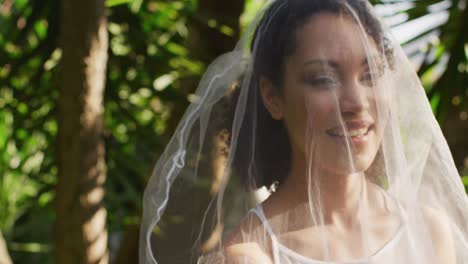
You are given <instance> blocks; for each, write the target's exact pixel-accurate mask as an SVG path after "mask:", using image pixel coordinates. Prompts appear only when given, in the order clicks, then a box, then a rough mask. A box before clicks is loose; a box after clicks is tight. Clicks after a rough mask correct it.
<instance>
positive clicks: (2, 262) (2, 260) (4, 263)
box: [0, 232, 13, 264]
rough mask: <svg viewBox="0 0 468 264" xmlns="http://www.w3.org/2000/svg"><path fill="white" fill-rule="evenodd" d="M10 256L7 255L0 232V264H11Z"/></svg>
mask: <svg viewBox="0 0 468 264" xmlns="http://www.w3.org/2000/svg"><path fill="white" fill-rule="evenodd" d="M12 263H13V262H11V258H10V254H8V248H7V245H6V243H5V239H4V238H3V235H2V233H1V232H0V264H12Z"/></svg>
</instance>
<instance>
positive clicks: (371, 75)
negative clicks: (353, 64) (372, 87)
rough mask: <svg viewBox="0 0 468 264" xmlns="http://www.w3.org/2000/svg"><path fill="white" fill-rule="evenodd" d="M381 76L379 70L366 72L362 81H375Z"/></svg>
mask: <svg viewBox="0 0 468 264" xmlns="http://www.w3.org/2000/svg"><path fill="white" fill-rule="evenodd" d="M379 78H380V74H379V73H378V72H366V73H364V74H363V75H362V77H361V81H362V82H374V81H377V80H378V79H379Z"/></svg>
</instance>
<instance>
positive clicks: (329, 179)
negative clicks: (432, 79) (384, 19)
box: [140, 0, 468, 264]
mask: <svg viewBox="0 0 468 264" xmlns="http://www.w3.org/2000/svg"><path fill="white" fill-rule="evenodd" d="M259 19H260V21H255V22H254V26H253V28H254V29H252V30H251V31H248V32H247V34H246V37H245V39H244V40H243V41H241V42H240V44H239V45H238V47H237V48H236V50H235V51H234V52H232V53H230V54H227V55H225V56H224V57H221V58H220V59H218V60H217V61H216V62H215V63H214V64H212V65H211V66H210V68H209V69H208V72H207V73H206V74H205V76H204V78H203V80H202V81H201V84H200V86H199V90H198V91H197V95H198V96H199V100H197V102H195V103H194V104H192V105H191V107H190V108H189V109H188V110H187V114H186V115H185V116H184V118H183V119H182V121H181V124H180V126H179V128H178V130H177V132H176V134H175V135H174V138H173V140H172V141H171V143H170V144H169V146H168V148H167V150H166V152H165V154H164V155H163V156H162V158H161V160H160V161H159V162H158V165H157V166H156V168H155V173H154V175H153V177H152V181H151V182H150V183H149V186H148V189H147V191H146V193H145V214H144V219H143V220H144V222H143V232H142V247H141V255H140V256H141V258H142V263H155V260H154V258H153V249H151V247H150V246H149V244H148V242H149V238H150V232H148V230H152V229H153V228H154V225H155V224H156V221H158V220H159V218H160V216H161V213H162V211H163V210H164V208H165V206H166V204H167V202H168V198H169V193H170V190H171V189H170V188H171V185H172V183H173V182H174V180H175V179H176V177H177V176H178V175H182V176H179V177H178V180H181V178H182V180H181V181H183V179H184V178H185V179H188V178H190V179H191V180H190V181H191V182H192V183H196V182H202V181H203V177H199V178H193V177H191V176H190V175H197V174H198V171H199V169H200V166H206V165H207V164H210V163H211V164H217V165H218V167H217V168H218V171H217V172H218V173H216V171H215V172H213V173H212V175H214V179H213V181H212V183H211V187H212V190H214V191H213V193H214V194H215V195H214V196H213V201H214V203H212V204H210V206H209V208H208V209H207V210H206V215H205V218H204V220H206V221H203V223H204V224H203V225H202V227H200V228H199V229H198V230H199V231H198V232H197V233H199V234H200V236H199V238H200V239H199V240H203V241H207V242H209V243H204V244H203V245H204V247H201V248H202V249H205V251H208V252H207V253H206V254H205V255H204V256H202V257H201V258H200V259H199V263H274V264H277V263H298V264H299V263H301V264H302V263H465V262H467V263H468V256H467V250H466V249H468V246H467V233H466V232H467V225H466V223H467V221H466V220H467V216H468V215H467V213H468V203H467V199H466V195H465V194H464V190H463V187H462V185H461V182H460V179H459V176H458V175H457V172H456V169H455V167H454V164H453V161H452V159H451V155H450V152H449V150H448V148H447V145H446V143H445V141H444V139H443V136H442V134H441V132H440V129H439V127H438V126H437V123H436V121H435V120H434V117H433V116H432V113H431V110H430V107H429V105H428V103H427V99H426V98H425V95H424V90H423V88H422V87H421V85H420V82H419V80H418V79H417V76H416V75H415V73H414V70H413V69H412V68H411V65H410V64H409V63H408V61H407V60H406V58H405V56H404V54H403V53H402V51H401V49H400V48H399V46H398V45H397V44H396V43H394V42H392V41H391V39H390V37H389V36H388V35H389V34H385V33H386V32H385V31H384V29H383V28H382V26H381V24H380V22H379V21H378V20H377V19H376V18H375V15H374V14H372V12H371V10H370V7H369V6H368V5H367V4H366V2H365V1H362V0H348V1H345V0H328V1H321V0H278V1H274V2H272V3H271V4H269V5H268V6H267V8H266V9H265V11H264V12H261V14H260V15H259ZM252 32H253V34H251V33H252ZM250 40H251V43H250V44H249V41H250ZM226 102H228V103H226ZM223 136H224V137H223ZM213 138H214V139H215V140H209V139H213ZM221 139H224V140H221ZM223 147H224V148H225V153H226V156H225V158H220V157H214V156H213V155H211V156H210V155H209V153H213V149H214V150H218V152H217V153H219V149H220V148H223ZM210 151H211V152H210ZM207 161H208V162H207ZM241 186H243V187H246V188H244V189H247V191H246V192H244V191H242V188H240V187H241ZM262 187H263V190H265V189H268V192H267V195H266V196H268V198H266V200H263V198H259V197H258V196H259V193H261V192H260V191H259V190H261V188H262ZM252 196H254V197H257V198H259V199H257V200H256V201H254V202H253V203H252V202H251V200H252V199H251V198H252ZM203 241H202V242H203ZM207 245H208V246H207ZM154 250H155V252H157V248H156V249H154Z"/></svg>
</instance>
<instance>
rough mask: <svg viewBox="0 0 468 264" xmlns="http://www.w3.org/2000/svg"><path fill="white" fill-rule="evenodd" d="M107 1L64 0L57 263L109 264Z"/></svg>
mask: <svg viewBox="0 0 468 264" xmlns="http://www.w3.org/2000/svg"><path fill="white" fill-rule="evenodd" d="M104 3H105V1H104V0H64V1H63V2H62V28H61V30H62V31H61V46H62V61H61V75H60V80H59V85H60V87H59V102H58V135H57V160H58V182H57V186H56V200H55V203H56V204H55V206H56V212H57V220H56V225H55V257H56V263H58V264H62V263H64V264H65V263H66V264H73V263H80V264H83V263H108V258H109V257H108V249H107V228H106V214H107V212H106V209H105V207H104V205H103V198H104V184H105V181H106V174H105V160H104V143H103V140H102V137H101V134H102V114H103V95H104V86H105V72H106V63H107V48H108V36H107V27H106V24H107V22H106V16H105V5H104Z"/></svg>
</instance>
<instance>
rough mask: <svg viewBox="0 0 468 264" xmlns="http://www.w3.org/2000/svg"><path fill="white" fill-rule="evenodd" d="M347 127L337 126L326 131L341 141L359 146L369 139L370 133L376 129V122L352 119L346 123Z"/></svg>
mask: <svg viewBox="0 0 468 264" xmlns="http://www.w3.org/2000/svg"><path fill="white" fill-rule="evenodd" d="M344 126H345V129H344V128H343V127H342V126H340V127H335V128H333V129H329V130H327V131H326V133H327V134H328V135H329V136H331V137H333V138H334V139H336V140H339V141H340V142H342V143H343V142H344V143H345V142H346V140H348V142H350V143H351V144H352V145H353V146H359V145H362V144H364V143H366V142H367V141H368V138H369V134H370V132H372V131H373V130H374V124H373V123H371V122H364V121H350V122H345V123H344Z"/></svg>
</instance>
